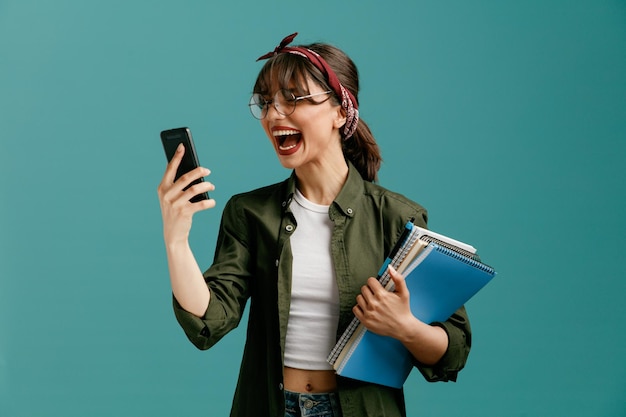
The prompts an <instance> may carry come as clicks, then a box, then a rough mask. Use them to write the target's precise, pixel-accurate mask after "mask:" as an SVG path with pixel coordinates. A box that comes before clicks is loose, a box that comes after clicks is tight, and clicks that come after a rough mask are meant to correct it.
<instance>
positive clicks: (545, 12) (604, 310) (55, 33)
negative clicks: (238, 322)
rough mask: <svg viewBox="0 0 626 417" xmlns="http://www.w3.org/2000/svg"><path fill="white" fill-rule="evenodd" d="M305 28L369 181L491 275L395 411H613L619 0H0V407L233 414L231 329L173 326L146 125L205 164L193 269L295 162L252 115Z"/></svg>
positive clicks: (619, 194) (621, 97)
mask: <svg viewBox="0 0 626 417" xmlns="http://www.w3.org/2000/svg"><path fill="white" fill-rule="evenodd" d="M294 31H299V32H300V35H299V37H298V39H297V41H298V42H312V41H326V42H330V43H333V44H335V45H337V46H339V47H341V48H343V49H344V50H346V51H347V52H348V53H349V54H350V55H351V56H352V58H353V59H354V60H355V61H356V63H357V65H358V66H359V69H360V73H361V80H362V93H361V96H360V101H361V112H362V116H363V119H364V120H366V121H367V122H368V123H369V124H370V127H371V128H372V129H373V131H374V133H375V135H376V137H377V139H378V141H379V143H380V145H381V147H382V150H383V156H384V158H385V163H384V165H383V168H382V170H381V173H380V177H381V179H380V182H381V184H382V185H384V186H387V187H388V188H391V189H393V190H396V191H399V192H402V193H404V194H406V195H407V196H409V197H410V198H412V199H414V200H416V201H418V202H420V203H422V204H423V205H424V206H426V207H427V208H428V209H429V212H430V223H429V225H430V227H431V228H432V229H433V230H436V231H439V232H441V233H444V234H447V235H450V236H452V237H455V238H457V239H460V240H464V241H467V242H468V243H471V244H473V245H474V246H476V247H477V248H478V249H479V252H480V253H481V254H482V256H483V259H484V260H485V261H486V262H488V263H490V264H492V265H494V266H495V267H496V269H497V270H498V272H499V274H498V276H497V277H496V279H495V280H494V281H493V282H492V283H491V284H490V285H489V286H488V287H487V288H485V289H484V290H483V291H482V292H481V293H480V294H478V295H477V296H476V297H475V298H474V299H473V300H471V301H470V302H469V303H468V306H467V307H468V310H469V312H470V316H471V319H472V325H473V329H474V333H475V339H474V347H473V350H472V353H471V355H470V359H469V363H468V366H467V368H466V369H465V370H464V371H463V372H462V373H461V375H460V379H459V381H458V382H457V383H447V384H444V383H441V384H428V383H426V382H425V381H423V380H422V378H421V377H420V375H419V373H416V372H414V373H413V374H412V375H411V376H410V378H409V380H408V382H407V384H406V395H407V401H408V411H409V415H411V416H463V417H468V416H536V417H543V416H569V417H575V416H594V417H595V416H615V417H617V416H624V415H626V405H625V404H626V395H625V390H624V387H625V386H626V360H625V359H624V352H626V336H625V333H624V317H625V315H626V307H625V303H624V302H623V297H624V295H625V294H626V280H625V275H626V267H625V266H624V262H623V252H624V250H625V249H626V237H625V235H626V233H625V232H626V216H625V212H626V192H625V190H626V187H625V185H624V184H626V175H625V169H624V160H625V157H626V141H625V140H626V76H625V74H626V4H625V3H624V1H621V0H619V1H618V0H613V1H610V0H578V1H566V0H555V1H550V2H545V1H538V0H531V1H526V2H511V1H504V2H502V1H487V0H477V1H472V2H468V1H457V0H451V1H439V2H432V1H422V0H419V1H412V2H409V1H404V2H394V1H390V2H384V3H383V2H375V1H356V0H346V1H342V2H336V1H330V0H320V1H317V2H303V3H294V2H287V1H269V0H268V1H265V2H252V1H237V0H233V1H230V2H208V1H163V0H158V1H120V0H107V1H103V0H100V1H99V0H91V1H78V0H57V1H54V2H49V1H43V0H19V1H18V0H0V132H1V133H0V141H1V144H2V148H1V151H0V170H1V172H2V175H0V190H1V194H0V195H1V197H0V245H1V247H0V415H1V416H6V417H38V416H64V417H71V416H151V417H156V416H172V415H173V416H191V415H193V416H199V415H206V416H223V415H227V413H228V410H229V409H230V402H231V398H232V393H233V389H234V385H235V382H236V376H237V371H238V365H239V360H240V356H241V352H242V346H243V338H244V327H243V326H242V327H240V328H239V329H237V330H236V331H234V332H233V333H231V334H230V335H228V336H227V337H226V338H225V339H224V340H223V341H222V342H221V343H220V344H219V345H218V346H216V347H215V348H213V349H211V350H209V351H208V352H200V351H196V350H195V348H193V346H192V345H191V344H190V343H188V342H187V340H186V338H185V336H184V334H183V333H182V331H181V330H180V329H179V327H178V326H177V324H176V322H175V319H174V316H173V313H172V311H171V305H170V297H171V295H170V288H169V279H168V276H167V267H166V262H165V256H164V255H165V254H164V248H163V243H162V238H161V219H160V213H159V207H158V201H157V197H156V187H157V184H158V182H159V181H160V178H161V175H162V172H163V169H164V167H165V158H164V155H163V150H162V148H161V145H160V142H159V137H158V134H159V132H160V131H161V130H163V129H166V128H171V127H177V126H183V125H185V126H189V127H191V129H192V130H193V133H194V138H195V139H196V142H197V148H198V152H199V154H200V159H201V161H202V162H203V164H204V165H205V166H207V167H209V168H211V170H212V171H213V174H212V176H211V181H213V182H214V183H216V185H217V187H218V188H217V190H216V191H215V192H214V193H212V194H213V196H214V197H215V198H216V199H217V201H218V205H217V208H216V209H215V210H213V211H210V212H203V213H201V214H200V215H198V216H197V217H196V218H195V220H194V229H193V231H192V236H191V239H192V246H193V249H194V251H195V253H196V256H197V258H198V260H199V263H200V264H201V265H203V267H208V265H209V264H210V262H211V259H212V254H213V250H214V245H215V237H216V230H217V226H218V222H219V217H220V213H221V209H222V208H223V206H224V203H225V202H226V201H227V199H228V198H229V197H230V196H231V195H233V194H234V193H238V192H241V191H245V190H249V189H252V188H255V187H257V186H261V185H265V184H268V183H272V182H276V181H279V180H282V179H283V178H285V177H286V176H287V175H288V174H289V172H287V171H286V170H284V169H283V168H282V167H280V165H279V164H278V162H277V160H276V157H275V155H274V153H273V150H272V149H271V147H270V146H269V144H268V143H267V139H266V138H265V136H264V133H263V131H262V130H261V128H260V127H259V125H258V122H257V121H255V120H254V119H252V117H250V115H249V113H248V109H247V106H246V104H247V100H248V98H249V94H250V91H251V88H252V84H253V81H254V78H255V76H256V74H257V71H258V70H259V69H260V66H261V64H260V63H256V62H255V59H256V58H257V57H258V56H259V55H261V54H263V53H265V52H267V51H269V50H271V49H273V48H274V46H275V45H276V44H277V43H278V41H279V40H280V39H281V38H282V37H283V36H285V35H287V34H289V33H292V32H294Z"/></svg>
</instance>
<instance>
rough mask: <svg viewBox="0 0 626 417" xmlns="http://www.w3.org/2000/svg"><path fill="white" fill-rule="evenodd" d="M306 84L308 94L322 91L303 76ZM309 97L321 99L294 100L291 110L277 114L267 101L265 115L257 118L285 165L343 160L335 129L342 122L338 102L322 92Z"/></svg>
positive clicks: (298, 165)
mask: <svg viewBox="0 0 626 417" xmlns="http://www.w3.org/2000/svg"><path fill="white" fill-rule="evenodd" d="M307 84H308V89H309V94H316V93H323V92H324V91H326V90H324V89H323V88H322V87H321V86H319V85H317V84H316V83H314V82H312V81H311V80H307ZM274 93H275V92H272V94H274ZM296 96H297V95H296ZM311 100H314V101H315V102H318V103H319V102H322V103H321V104H314V103H311V102H310V101H308V100H306V99H304V100H298V101H297V104H296V108H295V111H294V112H293V113H291V114H290V115H288V116H284V115H281V114H280V113H278V112H277V111H276V109H275V108H274V106H273V104H270V105H269V107H268V109H267V115H266V116H265V118H263V119H262V120H261V125H262V126H263V129H264V130H265V134H266V135H267V137H268V138H269V139H270V142H271V143H272V145H273V146H274V150H275V151H276V154H277V155H278V159H279V160H280V163H281V164H282V165H283V166H284V167H285V168H289V169H297V168H301V167H305V166H307V165H309V164H317V165H320V166H323V165H324V164H328V163H331V164H332V163H336V161H344V159H343V152H342V150H341V134H340V133H339V129H340V128H341V126H343V124H344V123H345V117H344V116H343V114H342V111H341V106H339V105H336V104H335V103H334V100H332V99H329V97H328V96H326V95H325V94H320V95H317V96H315V97H312V98H311Z"/></svg>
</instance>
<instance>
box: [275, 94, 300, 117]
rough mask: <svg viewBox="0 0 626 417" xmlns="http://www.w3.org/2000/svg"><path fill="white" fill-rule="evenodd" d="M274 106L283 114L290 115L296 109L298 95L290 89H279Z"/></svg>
mask: <svg viewBox="0 0 626 417" xmlns="http://www.w3.org/2000/svg"><path fill="white" fill-rule="evenodd" d="M274 107H275V108H276V110H277V111H278V113H280V114H282V115H283V116H289V115H290V114H291V113H293V112H294V111H295V110H296V96H294V95H293V93H292V92H291V91H289V90H279V91H277V92H276V94H275V95H274Z"/></svg>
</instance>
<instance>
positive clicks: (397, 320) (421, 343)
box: [352, 266, 449, 365]
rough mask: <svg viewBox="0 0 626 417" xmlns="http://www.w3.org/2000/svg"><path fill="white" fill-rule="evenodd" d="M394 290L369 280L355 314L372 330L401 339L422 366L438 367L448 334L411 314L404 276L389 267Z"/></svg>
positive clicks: (357, 298)
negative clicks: (435, 365) (436, 365)
mask: <svg viewBox="0 0 626 417" xmlns="http://www.w3.org/2000/svg"><path fill="white" fill-rule="evenodd" d="M389 275H390V276H391V279H392V280H393V283H394V285H395V291H387V290H386V289H385V288H383V286H382V285H380V282H378V280H377V279H376V278H370V279H368V281H367V285H364V286H363V288H361V294H359V295H358V296H357V297H356V302H357V304H356V306H354V308H353V309H352V311H353V312H354V315H355V316H356V317H357V318H358V319H359V320H360V321H361V323H363V325H364V326H365V327H366V328H367V329H368V330H370V331H372V332H374V333H376V334H379V335H382V336H390V337H393V338H394V339H398V340H399V341H400V342H402V344H403V345H404V346H405V347H406V348H407V349H408V350H409V352H411V354H412V355H413V356H414V357H415V358H416V359H417V360H418V361H419V362H421V363H423V364H426V365H434V364H436V363H437V362H438V361H439V360H440V359H441V358H442V357H443V355H444V354H445V353H446V350H447V349H448V342H449V340H448V334H447V333H446V331H445V330H444V329H443V328H441V327H438V326H431V325H429V324H426V323H424V322H422V321H420V320H418V319H417V318H416V317H415V316H414V315H413V313H411V304H410V294H409V289H408V288H407V286H406V282H405V281H404V277H403V276H402V275H401V274H400V273H398V272H397V271H396V270H395V269H393V267H391V266H389Z"/></svg>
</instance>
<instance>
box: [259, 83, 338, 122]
mask: <svg viewBox="0 0 626 417" xmlns="http://www.w3.org/2000/svg"><path fill="white" fill-rule="evenodd" d="M284 92H287V93H289V94H291V96H292V97H293V99H292V100H291V101H290V102H293V108H292V110H291V112H289V113H284V112H282V111H280V110H278V107H276V100H275V97H276V95H277V94H281V93H283V97H285V94H284ZM332 92H333V91H332V90H328V91H322V92H319V93H313V94H307V95H304V96H296V95H295V94H294V93H293V92H291V91H290V90H287V89H284V88H281V89H280V90H278V91H277V92H276V94H274V97H273V98H272V99H271V100H264V99H263V96H262V95H261V94H259V93H254V94H252V96H251V97H250V101H249V102H248V107H249V108H250V113H252V117H254V118H255V119H257V120H263V119H265V118H266V117H267V114H268V113H269V107H268V106H269V105H270V104H272V105H273V106H274V110H276V112H277V113H278V114H280V115H281V116H284V117H286V116H290V115H292V114H293V113H294V112H295V111H296V104H298V101H300V100H304V99H307V98H311V97H316V96H321V95H322V94H330V93H332ZM255 97H260V98H261V99H263V100H264V103H263V107H261V117H257V116H256V115H255V114H254V110H253V106H256V107H260V106H259V103H258V102H257V101H256V100H255ZM329 99H330V97H328V98H327V99H326V100H323V101H319V102H317V101H314V102H312V103H311V104H316V105H317V104H323V103H325V102H326V101H328V100H329Z"/></svg>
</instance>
